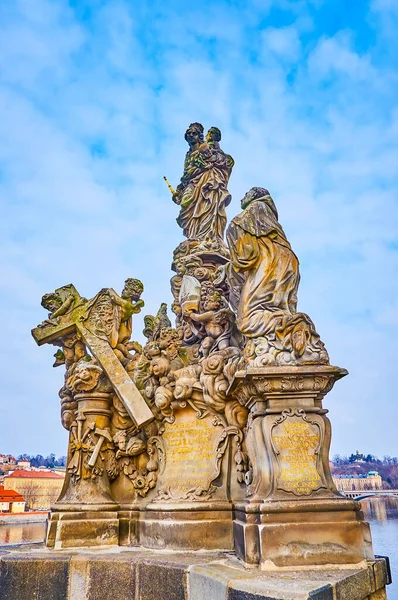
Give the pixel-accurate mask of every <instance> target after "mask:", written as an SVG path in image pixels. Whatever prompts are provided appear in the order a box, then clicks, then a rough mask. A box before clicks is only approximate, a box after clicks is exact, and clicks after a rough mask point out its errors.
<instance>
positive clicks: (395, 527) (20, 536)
mask: <svg viewBox="0 0 398 600" xmlns="http://www.w3.org/2000/svg"><path fill="white" fill-rule="evenodd" d="M361 504H362V508H363V510H364V513H365V516H366V520H367V521H369V522H370V526H371V529H372V538H373V546H374V550H375V554H379V555H383V556H389V557H390V563H391V570H392V576H393V579H395V581H393V583H392V585H390V586H388V600H398V498H368V499H367V500H363V501H362V502H361ZM44 533H45V523H26V524H25V523H18V524H11V525H1V524H0V546H5V545H9V544H28V543H31V542H40V541H42V540H43V539H44ZM347 600H348V599H347Z"/></svg>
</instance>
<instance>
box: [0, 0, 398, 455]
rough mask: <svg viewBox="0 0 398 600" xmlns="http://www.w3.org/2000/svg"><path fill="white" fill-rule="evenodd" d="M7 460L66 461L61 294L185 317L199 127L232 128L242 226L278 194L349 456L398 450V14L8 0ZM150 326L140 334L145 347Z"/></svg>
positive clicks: (3, 7) (2, 63)
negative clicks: (190, 145) (192, 133)
mask: <svg viewBox="0 0 398 600" xmlns="http://www.w3.org/2000/svg"><path fill="white" fill-rule="evenodd" d="M0 27H1V34H0V111H1V114H2V119H1V122H0V140H1V143H0V203H1V220H0V232H1V237H0V239H1V242H0V243H1V255H0V274H1V277H0V287H1V294H0V311H1V321H2V334H3V336H2V338H3V342H2V344H1V362H0V365H1V366H0V368H1V383H2V391H1V396H2V397H1V402H0V452H3V453H5V452H11V453H14V454H19V453H22V452H28V453H34V454H36V453H41V454H48V453H49V452H52V451H53V452H55V453H56V454H64V453H65V451H66V441H67V436H66V432H65V431H64V430H63V429H62V427H61V424H60V420H59V398H58V395H57V392H58V389H59V388H60V387H61V385H62V380H63V372H62V368H59V369H53V368H52V366H51V365H52V355H53V353H54V351H55V348H53V347H42V348H38V347H36V345H35V343H34V341H33V339H32V338H31V336H30V329H31V328H32V327H33V326H35V325H36V324H37V323H39V322H40V321H41V320H42V319H43V318H44V317H45V312H44V311H43V309H42V308H41V306H40V299H41V296H42V295H43V294H44V293H45V292H49V291H52V290H54V289H55V288H56V287H59V286H60V285H64V284H67V283H70V282H73V283H74V284H75V286H76V287H77V288H78V290H79V291H80V293H81V294H82V295H84V296H86V297H91V296H93V295H94V294H95V293H96V292H97V291H98V290H99V289H100V288H102V287H114V288H115V289H116V290H121V288H122V285H123V281H124V279H125V278H126V277H131V276H133V277H139V278H140V279H142V280H143V282H144V284H145V293H144V299H145V302H146V311H147V312H148V313H153V312H154V311H156V310H157V307H158V306H159V304H160V302H162V301H166V302H168V303H169V304H170V299H171V294H170V291H169V278H170V276H171V272H170V263H171V256H172V251H173V249H174V248H175V247H176V246H177V244H178V243H179V242H180V241H181V240H182V234H181V230H180V229H179V228H178V226H177V224H176V223H175V218H176V216H177V207H176V206H175V205H174V204H173V203H172V202H171V198H170V195H169V192H168V190H167V188H166V186H165V184H164V182H163V179H162V176H163V175H164V174H165V175H167V176H168V178H169V179H170V181H171V182H172V183H173V184H176V183H177V182H178V179H179V177H180V175H181V172H182V164H183V158H184V153H185V151H186V144H185V141H184V139H183V135H184V131H185V129H186V127H187V125H188V124H189V123H190V122H192V121H201V122H202V123H203V124H204V126H205V127H209V126H211V125H215V126H217V127H220V128H221V130H222V132H223V140H222V145H223V148H224V149H225V150H226V151H227V152H228V153H230V154H232V156H233V157H234V158H235V161H236V165H235V169H234V172H233V174H232V177H231V181H230V191H231V192H232V194H233V202H232V204H231V205H230V207H229V209H228V216H229V218H232V217H233V216H234V215H235V214H237V212H239V200H240V198H241V197H242V196H243V195H244V193H245V192H246V191H247V190H248V189H249V188H250V187H252V186H262V187H267V188H268V189H269V190H270V191H271V194H272V196H273V198H274V200H275V202H276V204H277V206H278V210H279V215H280V220H281V223H282V225H283V227H284V229H285V231H286V233H287V235H288V237H289V239H290V241H291V243H292V245H293V248H294V250H295V251H296V253H297V254H298V256H299V258H300V261H301V275H302V283H301V288H300V294H299V308H300V310H302V311H305V312H307V313H308V314H309V315H310V316H311V317H312V319H313V320H314V322H315V324H316V326H317V329H318V331H319V333H320V335H321V337H322V339H323V340H324V341H325V343H326V345H327V348H328V350H329V353H330V356H331V362H332V364H336V365H339V366H342V367H345V368H347V369H348V370H349V371H350V375H349V377H347V378H346V379H344V380H343V381H341V382H339V383H338V384H337V385H336V387H335V389H334V390H333V391H332V392H331V393H330V394H329V395H328V397H327V399H326V406H327V408H329V409H330V417H331V419H332V425H333V445H332V452H338V453H343V454H344V453H350V452H351V451H355V450H356V449H359V450H360V451H364V452H371V453H375V454H378V455H381V456H382V455H384V454H394V455H397V454H398V444H397V435H396V430H397V425H396V424H397V420H398V402H397V394H396V372H397V367H396V364H395V360H396V355H397V350H396V346H397V342H396V340H397V338H398V294H397V292H398V289H397V288H398V285H397V272H398V271H397V267H398V206H397V192H398V180H397V162H398V141H397V140H398V105H397V97H398V93H397V92H398V73H397V70H396V65H397V59H398V42H397V39H396V31H397V27H398V3H397V2H396V0H371V1H365V0H361V1H360V2H359V1H358V2H356V1H352V2H348V1H342V0H328V1H326V0H325V1H323V0H307V1H301V0H295V1H289V0H275V1H273V0H251V1H245V2H244V1H235V2H234V1H229V2H228V1H224V0H203V1H202V2H197V3H195V4H194V5H193V4H192V3H188V2H186V0H183V1H180V0H170V1H169V2H164V1H162V2H159V1H157V0H151V1H145V0H140V1H138V0H130V1H127V0H124V1H123V0H111V1H105V0H91V1H88V0H87V1H83V0H82V1H79V0H75V1H70V2H67V1H66V0H57V1H51V0H3V1H2V2H1V4H0ZM141 330H142V317H141V316H139V317H138V318H137V319H136V320H135V322H134V337H135V338H138V339H142V336H141V333H140V332H141Z"/></svg>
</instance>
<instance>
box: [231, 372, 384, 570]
mask: <svg viewBox="0 0 398 600" xmlns="http://www.w3.org/2000/svg"><path fill="white" fill-rule="evenodd" d="M346 374H347V371H345V370H344V369H340V368H337V367H330V366H308V367H307V366H305V367H304V366H303V367H301V366H300V367H276V368H275V367H261V368H250V367H249V368H247V370H246V371H244V372H243V371H240V372H238V373H237V374H236V376H235V379H234V381H233V383H232V386H231V390H230V391H231V393H233V394H235V396H236V397H237V398H238V399H239V401H240V402H241V403H243V404H245V406H247V407H248V408H249V410H250V415H249V421H248V430H247V440H246V441H247V448H248V453H249V457H250V461H251V465H252V471H251V472H250V473H248V475H247V479H248V481H247V483H248V497H247V499H246V500H245V501H244V502H241V503H236V505H235V518H234V538H235V551H236V553H237V555H238V556H239V557H240V558H241V559H242V560H243V561H244V562H245V563H246V564H248V565H252V566H257V565H259V566H260V567H261V568H262V569H271V570H272V569H278V568H287V567H289V568H291V567H297V566H305V567H308V566H310V565H311V566H321V565H323V566H325V565H336V564H345V565H348V564H357V565H359V564H361V563H362V562H363V561H365V559H368V560H372V559H373V551H372V544H371V536H370V530H369V525H368V524H367V523H365V522H364V519H363V514H362V512H361V509H360V504H359V503H357V502H354V501H352V500H348V499H347V498H345V497H343V496H342V495H340V494H339V492H338V491H337V489H336V487H335V486H334V484H333V480H332V477H331V474H330V469H329V448H330V440H331V427H330V422H329V420H328V419H327V417H326V413H327V410H325V409H324V408H323V407H322V399H323V397H324V396H325V394H326V393H327V392H329V391H330V390H331V389H332V387H333V385H334V383H335V381H336V380H337V379H340V378H341V377H343V376H344V375H346Z"/></svg>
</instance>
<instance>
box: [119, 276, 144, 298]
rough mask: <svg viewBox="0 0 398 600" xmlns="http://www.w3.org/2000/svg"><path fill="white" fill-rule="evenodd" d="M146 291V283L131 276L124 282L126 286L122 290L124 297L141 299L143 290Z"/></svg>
mask: <svg viewBox="0 0 398 600" xmlns="http://www.w3.org/2000/svg"><path fill="white" fill-rule="evenodd" d="M143 291H144V285H143V283H142V281H140V280H139V279H133V278H132V277H129V278H128V279H126V281H125V282H124V288H123V291H122V298H124V299H131V300H139V299H140V297H141V294H142V292H143Z"/></svg>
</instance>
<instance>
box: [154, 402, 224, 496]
mask: <svg viewBox="0 0 398 600" xmlns="http://www.w3.org/2000/svg"><path fill="white" fill-rule="evenodd" d="M175 417H176V418H175V422H174V423H171V424H169V423H166V424H165V431H164V433H163V435H162V438H163V442H164V450H165V468H164V471H163V473H162V475H161V476H160V478H159V484H158V489H159V492H158V496H157V498H156V499H157V500H191V501H192V500H207V499H209V498H210V497H211V496H212V495H213V493H214V492H215V491H216V488H215V486H212V484H211V482H212V480H213V479H214V477H215V475H216V474H217V469H216V464H215V444H216V438H217V436H218V433H219V428H218V427H215V426H214V425H213V424H212V418H210V417H205V418H203V419H198V418H197V416H196V412H195V411H194V410H192V409H190V408H185V409H184V410H183V411H179V412H177V413H176V415H175Z"/></svg>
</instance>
